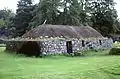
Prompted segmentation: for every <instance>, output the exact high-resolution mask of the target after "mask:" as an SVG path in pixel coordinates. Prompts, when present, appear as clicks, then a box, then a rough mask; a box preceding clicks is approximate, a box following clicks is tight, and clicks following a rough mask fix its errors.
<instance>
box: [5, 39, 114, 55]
mask: <svg viewBox="0 0 120 79" xmlns="http://www.w3.org/2000/svg"><path fill="white" fill-rule="evenodd" d="M67 41H71V42H72V52H73V53H74V52H79V51H87V50H90V49H93V50H99V49H108V48H112V46H113V40H112V39H108V38H102V39H84V40H83V39H71V40H66V39H55V40H42V41H35V42H37V44H38V45H39V47H40V52H41V53H42V54H46V55H54V54H65V53H67V50H68V47H67ZM27 42H28V41H8V42H7V45H6V46H7V47H6V49H7V50H10V51H14V52H17V51H18V50H19V49H20V48H21V47H22V45H24V44H25V43H27ZM30 50H32V49H30Z"/></svg>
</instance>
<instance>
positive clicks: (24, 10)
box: [13, 0, 35, 36]
mask: <svg viewBox="0 0 120 79" xmlns="http://www.w3.org/2000/svg"><path fill="white" fill-rule="evenodd" d="M17 6H18V9H17V10H16V16H15V18H14V21H13V27H15V36H22V35H23V34H24V33H25V32H26V31H28V30H30V27H29V22H30V21H31V19H32V18H33V14H32V12H33V10H34V9H35V6H34V5H33V4H32V0H20V1H18V4H17Z"/></svg>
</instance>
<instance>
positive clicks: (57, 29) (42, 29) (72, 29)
mask: <svg viewBox="0 0 120 79" xmlns="http://www.w3.org/2000/svg"><path fill="white" fill-rule="evenodd" d="M22 37H23V38H38V37H48V38H49V37H63V38H91V37H94V38H102V37H103V36H102V35H101V34H100V33H99V32H97V31H96V30H95V29H93V28H91V27H89V26H85V27H83V26H66V25H40V26H39V27H37V28H34V29H32V30H30V31H29V32H27V33H26V34H24V35H23V36H22Z"/></svg>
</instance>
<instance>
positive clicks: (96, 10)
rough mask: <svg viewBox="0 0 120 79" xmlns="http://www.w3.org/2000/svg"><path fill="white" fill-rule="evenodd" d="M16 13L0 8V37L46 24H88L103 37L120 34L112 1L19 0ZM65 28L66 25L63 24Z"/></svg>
mask: <svg viewBox="0 0 120 79" xmlns="http://www.w3.org/2000/svg"><path fill="white" fill-rule="evenodd" d="M17 6H18V8H17V10H16V13H13V12H12V11H11V10H9V9H3V10H0V36H7V37H9V38H11V37H19V36H22V35H23V34H24V33H26V32H27V31H29V30H30V29H32V28H35V27H38V26H39V25H41V24H43V23H44V22H45V20H46V24H54V25H72V26H84V27H86V26H91V27H93V28H94V29H96V30H97V31H99V32H100V33H101V34H102V35H103V36H108V35H110V34H119V33H120V21H119V19H118V15H117V11H116V9H115V8H114V6H115V2H114V0H40V2H39V3H38V4H33V1H32V0H19V1H18V4H17ZM66 27H67V26H66Z"/></svg>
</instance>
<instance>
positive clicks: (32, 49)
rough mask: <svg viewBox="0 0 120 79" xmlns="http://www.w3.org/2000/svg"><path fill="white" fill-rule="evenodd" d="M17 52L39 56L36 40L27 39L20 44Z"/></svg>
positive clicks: (39, 50)
mask: <svg viewBox="0 0 120 79" xmlns="http://www.w3.org/2000/svg"><path fill="white" fill-rule="evenodd" d="M18 53H19V54H25V55H27V56H36V57H38V56H40V53H41V49H40V46H39V45H38V43H37V42H34V41H28V42H26V43H24V44H23V45H22V47H21V48H20V49H19V50H18Z"/></svg>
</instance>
